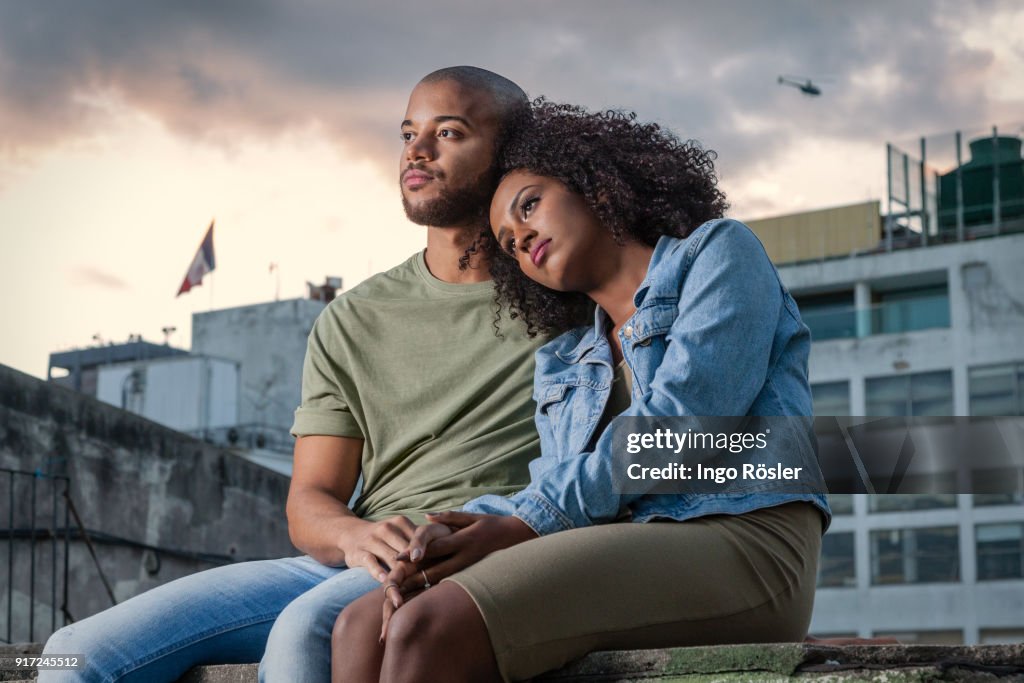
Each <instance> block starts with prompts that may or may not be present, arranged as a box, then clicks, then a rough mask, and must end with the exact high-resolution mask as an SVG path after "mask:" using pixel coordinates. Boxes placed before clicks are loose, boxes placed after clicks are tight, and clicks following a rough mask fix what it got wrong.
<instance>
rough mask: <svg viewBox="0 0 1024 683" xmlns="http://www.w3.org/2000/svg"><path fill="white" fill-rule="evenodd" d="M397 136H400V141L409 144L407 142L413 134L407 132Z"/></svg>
mask: <svg viewBox="0 0 1024 683" xmlns="http://www.w3.org/2000/svg"><path fill="white" fill-rule="evenodd" d="M399 136H400V137H401V138H402V140H404V141H405V142H409V141H410V140H412V138H413V134H412V133H410V132H408V131H402V132H401V133H399Z"/></svg>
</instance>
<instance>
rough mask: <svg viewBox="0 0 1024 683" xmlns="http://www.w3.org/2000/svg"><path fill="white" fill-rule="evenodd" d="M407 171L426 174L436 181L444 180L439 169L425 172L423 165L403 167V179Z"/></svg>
mask: <svg viewBox="0 0 1024 683" xmlns="http://www.w3.org/2000/svg"><path fill="white" fill-rule="evenodd" d="M409 171H419V172H420V173H426V174H427V175H428V176H430V177H431V178H434V179H436V180H444V179H445V174H444V171H442V170H440V169H437V170H433V171H430V170H427V168H426V166H424V165H423V164H409V165H408V166H406V167H405V170H404V171H402V177H403V178H404V177H405V174H406V173H408V172H409Z"/></svg>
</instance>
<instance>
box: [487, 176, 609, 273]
mask: <svg viewBox="0 0 1024 683" xmlns="http://www.w3.org/2000/svg"><path fill="white" fill-rule="evenodd" d="M490 217H491V230H492V231H493V232H494V236H495V238H496V239H497V240H498V244H499V245H501V249H502V250H503V251H504V252H505V253H506V254H509V255H510V256H512V258H514V259H515V260H516V261H517V262H518V263H519V267H520V268H521V269H522V270H523V273H525V274H526V276H527V277H529V278H530V279H531V280H534V281H536V282H539V283H540V284H542V285H544V286H545V287H548V288H549V289H555V290H558V291H562V292H587V291H590V290H591V289H593V288H594V287H596V286H597V284H599V282H600V273H602V272H603V271H604V270H605V269H604V268H602V266H603V265H605V264H606V262H610V258H609V257H610V256H611V251H610V249H611V248H613V247H615V246H617V245H616V244H615V240H614V239H613V238H612V234H611V232H610V231H609V230H608V229H607V228H605V227H604V226H603V225H602V224H601V221H600V220H599V219H598V217H597V215H596V214H595V213H594V212H593V210H592V209H591V208H590V206H589V205H588V204H587V202H586V200H584V199H583V197H582V196H581V195H578V194H576V193H575V192H573V191H571V190H570V189H569V188H567V187H566V186H565V185H564V184H562V182H561V181H560V180H556V179H555V178H549V177H547V176H538V175H533V174H532V173H529V172H527V171H522V170H520V171H512V172H511V173H509V174H508V175H506V176H505V177H504V178H503V179H502V181H501V184H500V185H498V189H497V191H496V192H495V193H494V198H493V199H491V216H490Z"/></svg>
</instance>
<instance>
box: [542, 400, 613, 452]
mask: <svg viewBox="0 0 1024 683" xmlns="http://www.w3.org/2000/svg"><path fill="white" fill-rule="evenodd" d="M598 400H599V396H598V392H597V391H596V390H595V389H594V388H593V387H591V386H590V385H589V384H587V383H585V382H584V383H579V384H575V383H572V384H570V383H565V384H553V385H551V386H548V387H545V388H544V389H543V390H542V391H540V392H538V398H537V411H538V412H540V413H543V414H544V415H545V416H546V417H547V418H548V421H549V422H550V424H551V431H552V433H553V436H554V439H555V443H559V444H564V445H566V446H568V450H567V451H565V452H562V453H558V456H559V457H564V456H567V455H574V454H576V453H579V452H581V451H582V450H583V448H584V447H585V446H586V444H587V441H588V440H589V438H590V433H591V432H592V431H593V427H594V425H595V424H596V423H597V417H598V416H597V415H596V412H595V410H594V408H595V405H597V402H598Z"/></svg>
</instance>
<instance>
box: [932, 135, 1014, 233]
mask: <svg viewBox="0 0 1024 683" xmlns="http://www.w3.org/2000/svg"><path fill="white" fill-rule="evenodd" d="M970 149H971V160H970V161H968V162H967V163H965V164H963V165H962V166H961V167H960V169H961V173H962V174H963V201H964V225H983V224H990V223H993V222H994V220H995V214H994V208H993V202H994V196H995V195H994V191H993V182H992V181H993V178H994V176H995V172H996V168H997V167H998V170H999V204H1000V212H999V215H1000V220H1002V221H1007V220H1012V219H1015V218H1020V217H1022V216H1024V159H1022V158H1021V139H1020V138H1018V137H1009V136H1005V135H1003V136H997V137H994V138H993V137H985V138H978V139H976V140H972V141H971V143H970ZM956 176H957V172H956V169H954V170H952V171H950V172H949V173H947V174H945V175H943V176H941V177H940V178H939V198H938V200H939V201H938V204H939V228H940V229H941V230H956V214H957V198H956Z"/></svg>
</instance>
